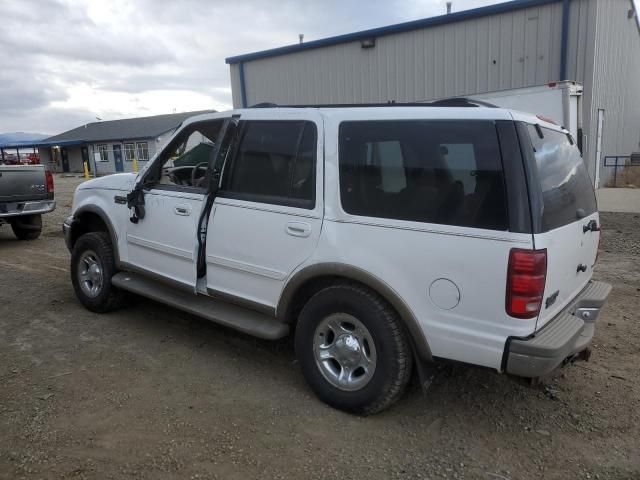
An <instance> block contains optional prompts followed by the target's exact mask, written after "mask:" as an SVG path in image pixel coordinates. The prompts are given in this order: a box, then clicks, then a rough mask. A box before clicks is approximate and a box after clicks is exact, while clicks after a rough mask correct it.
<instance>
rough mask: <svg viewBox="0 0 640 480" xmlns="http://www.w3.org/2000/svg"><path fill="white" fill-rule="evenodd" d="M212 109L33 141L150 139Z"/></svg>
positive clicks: (116, 123) (88, 128) (131, 120)
mask: <svg viewBox="0 0 640 480" xmlns="http://www.w3.org/2000/svg"><path fill="white" fill-rule="evenodd" d="M213 112H215V110H200V111H196V112H183V113H171V114H167V115H154V116H152V117H139V118H124V119H122V120H108V121H104V122H92V123H87V124H86V125H83V126H81V127H78V128H74V129H73V130H69V131H67V132H63V133H60V134H58V135H54V136H52V137H49V138H45V139H42V140H40V141H39V142H36V143H37V144H38V145H56V144H69V143H84V142H100V141H106V140H126V139H142V138H154V137H157V136H159V135H161V134H163V133H165V132H168V131H169V130H173V129H175V128H177V127H178V126H179V125H180V124H181V123H182V122H183V121H184V120H186V119H187V118H189V117H193V116H194V115H199V114H201V113H213Z"/></svg>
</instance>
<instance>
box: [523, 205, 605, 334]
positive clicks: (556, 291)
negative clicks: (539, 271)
mask: <svg viewBox="0 0 640 480" xmlns="http://www.w3.org/2000/svg"><path fill="white" fill-rule="evenodd" d="M591 220H595V222H596V223H597V224H598V225H600V219H599V216H598V213H594V214H592V215H590V216H588V217H585V218H582V219H580V220H578V221H575V222H573V223H570V224H568V225H564V226H562V227H560V228H556V229H554V230H551V231H549V232H546V233H538V234H536V235H534V242H535V248H536V249H538V250H540V249H543V248H545V249H547V278H546V283H545V288H544V296H543V301H542V308H541V310H540V315H539V318H538V325H537V328H538V329H539V328H541V327H542V326H544V325H545V324H546V323H547V322H548V321H549V320H551V319H552V318H553V317H554V316H555V315H556V314H557V313H558V312H560V311H561V310H562V308H564V306H565V305H567V303H569V302H570V301H571V300H572V299H573V298H574V297H575V296H576V294H578V293H579V292H580V290H582V289H583V288H584V287H585V285H586V284H587V282H588V281H589V280H590V279H591V276H592V275H593V266H594V263H595V261H596V255H597V253H598V241H599V238H600V232H591V231H587V232H585V231H584V226H585V225H587V224H588V223H589V222H590V221H591ZM579 266H580V267H583V268H586V270H584V271H583V270H582V268H581V269H578V267H579ZM547 303H548V306H547Z"/></svg>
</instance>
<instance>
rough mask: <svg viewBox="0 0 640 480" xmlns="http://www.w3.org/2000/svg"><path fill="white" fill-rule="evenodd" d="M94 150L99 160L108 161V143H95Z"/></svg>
mask: <svg viewBox="0 0 640 480" xmlns="http://www.w3.org/2000/svg"><path fill="white" fill-rule="evenodd" d="M96 151H97V152H98V154H99V155H100V161H101V162H108V161H109V145H107V144H106V143H100V144H98V145H96Z"/></svg>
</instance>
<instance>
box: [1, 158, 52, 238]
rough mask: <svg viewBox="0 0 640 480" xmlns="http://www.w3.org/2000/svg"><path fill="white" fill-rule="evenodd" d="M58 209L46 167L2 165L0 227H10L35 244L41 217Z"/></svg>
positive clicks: (40, 227) (40, 226)
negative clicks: (4, 225) (8, 225)
mask: <svg viewBox="0 0 640 480" xmlns="http://www.w3.org/2000/svg"><path fill="white" fill-rule="evenodd" d="M55 208H56V202H55V201H54V200H53V175H52V174H51V172H50V171H49V170H47V169H46V168H45V167H44V165H1V164H0V226H2V225H3V224H10V225H11V228H12V229H13V233H14V234H15V235H16V237H18V238H19V239H20V240H34V239H36V238H38V237H39V236H40V232H41V231H42V214H43V213H49V212H51V211H53V210H54V209H55Z"/></svg>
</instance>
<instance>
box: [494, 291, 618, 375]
mask: <svg viewBox="0 0 640 480" xmlns="http://www.w3.org/2000/svg"><path fill="white" fill-rule="evenodd" d="M610 292H611V285H609V284H607V283H604V282H598V281H594V280H591V281H589V283H588V284H587V285H586V286H585V288H583V289H582V291H581V292H580V293H579V294H578V295H577V296H576V297H575V298H574V299H573V300H572V301H571V302H569V304H568V305H567V306H566V307H565V308H564V309H563V310H562V311H561V312H560V313H559V314H558V315H556V316H555V317H554V318H553V319H551V320H550V321H549V322H547V323H546V324H545V325H544V326H543V327H542V328H541V329H540V330H538V331H537V332H535V333H534V334H532V335H530V336H528V337H524V338H522V337H509V338H508V339H507V342H506V345H505V355H504V357H503V366H502V368H503V370H504V371H506V372H507V373H509V374H512V375H517V376H521V377H540V376H542V375H546V374H547V373H550V372H551V371H553V370H555V369H556V368H557V367H558V366H559V365H560V364H561V363H562V362H563V361H564V360H565V359H566V358H568V357H570V356H572V355H574V354H576V353H579V352H580V351H582V350H584V349H585V348H586V347H587V346H588V345H589V343H591V339H592V338H593V334H594V331H595V320H596V319H597V317H598V313H599V310H600V308H601V307H602V306H603V305H604V304H605V302H606V300H607V297H608V296H609V293H610ZM581 308H589V309H593V310H597V311H596V312H594V313H595V314H594V315H591V317H590V318H589V319H588V320H586V319H584V318H579V317H578V316H576V315H575V313H576V311H577V310H578V309H581Z"/></svg>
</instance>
